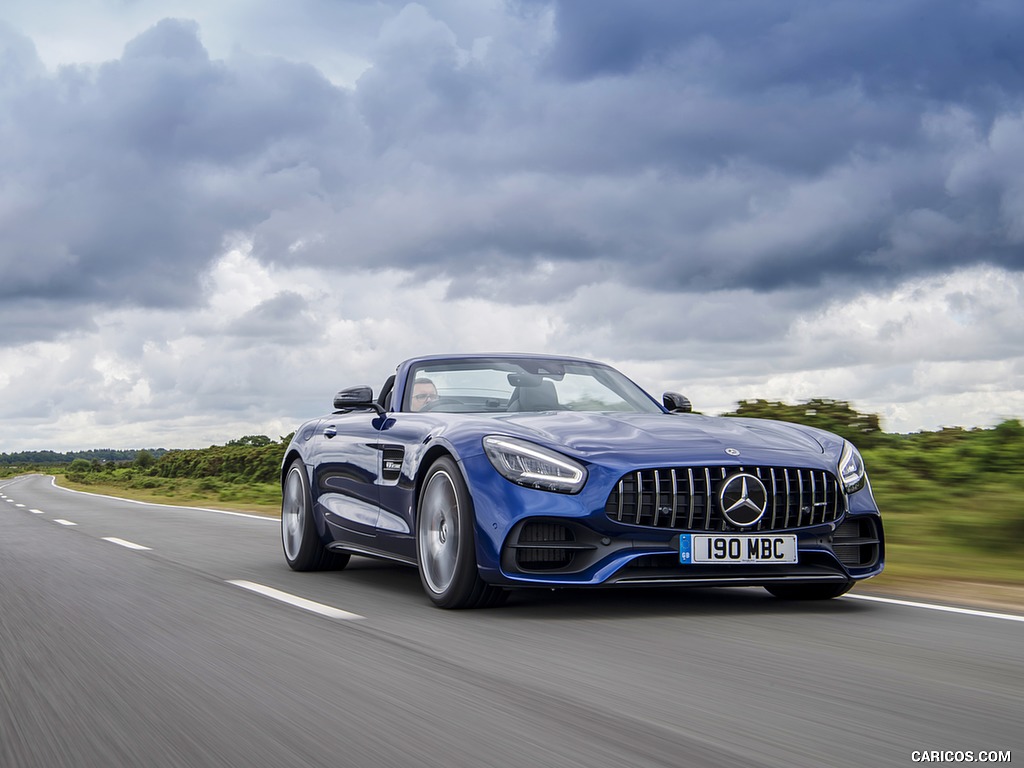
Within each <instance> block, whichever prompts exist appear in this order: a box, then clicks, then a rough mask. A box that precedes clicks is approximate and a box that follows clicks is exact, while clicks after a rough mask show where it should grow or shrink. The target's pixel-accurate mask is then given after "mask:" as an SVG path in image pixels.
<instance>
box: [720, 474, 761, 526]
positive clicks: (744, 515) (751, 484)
mask: <svg viewBox="0 0 1024 768" xmlns="http://www.w3.org/2000/svg"><path fill="white" fill-rule="evenodd" d="M718 503H719V505H720V506H721V508H722V514H723V515H725V519H726V520H728V521H729V522H730V523H732V524H733V525H735V526H737V527H739V528H747V527H749V526H751V525H754V524H755V523H757V521H758V520H760V519H761V518H762V517H764V512H765V509H767V508H768V490H767V489H766V488H765V487H764V483H762V482H761V481H760V480H759V479H758V478H757V477H756V476H755V475H751V474H749V473H747V472H741V473H739V474H736V475H732V476H731V477H729V478H726V480H725V482H724V483H722V488H721V490H720V491H719V492H718Z"/></svg>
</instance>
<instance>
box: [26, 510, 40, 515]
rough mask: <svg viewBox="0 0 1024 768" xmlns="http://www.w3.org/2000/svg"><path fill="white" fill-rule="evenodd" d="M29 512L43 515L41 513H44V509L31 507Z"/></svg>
mask: <svg viewBox="0 0 1024 768" xmlns="http://www.w3.org/2000/svg"><path fill="white" fill-rule="evenodd" d="M29 512H31V513H32V514H33V515H41V514H43V510H41V509H30V510H29Z"/></svg>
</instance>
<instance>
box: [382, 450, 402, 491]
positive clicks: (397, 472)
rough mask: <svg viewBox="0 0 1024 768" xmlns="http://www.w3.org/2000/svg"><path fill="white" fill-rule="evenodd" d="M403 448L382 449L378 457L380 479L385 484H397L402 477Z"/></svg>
mask: <svg viewBox="0 0 1024 768" xmlns="http://www.w3.org/2000/svg"><path fill="white" fill-rule="evenodd" d="M404 458H405V449H403V448H384V449H383V450H382V451H381V457H380V461H381V464H380V478H381V480H383V481H384V482H386V483H394V482H397V481H398V479H399V478H401V477H402V460H403V459H404Z"/></svg>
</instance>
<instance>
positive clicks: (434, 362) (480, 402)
mask: <svg viewBox="0 0 1024 768" xmlns="http://www.w3.org/2000/svg"><path fill="white" fill-rule="evenodd" d="M400 367H404V368H405V376H404V377H403V379H404V380H403V384H404V386H403V387H402V394H401V404H400V409H401V412H404V413H415V412H416V411H414V410H413V408H412V395H413V391H414V386H413V383H414V382H415V381H416V380H417V379H424V378H426V379H430V378H431V376H432V375H433V376H435V377H437V376H438V375H439V374H441V373H444V372H456V371H472V370H480V371H494V372H495V373H496V374H502V373H503V374H506V375H507V376H510V377H518V376H524V377H530V378H531V379H532V378H533V377H540V379H542V380H545V381H550V382H553V383H557V382H560V381H562V380H563V379H564V378H565V376H566V375H567V374H569V375H571V376H584V377H590V378H592V379H593V380H594V381H596V382H597V383H598V384H600V385H601V387H603V388H604V389H605V390H607V391H608V392H610V393H611V394H613V395H615V396H616V397H618V398H620V400H621V402H620V403H617V404H616V405H615V406H610V407H608V408H600V407H594V408H586V407H584V408H578V409H574V408H571V407H568V405H566V406H564V407H561V408H559V410H566V411H570V412H577V413H579V412H585V411H589V412H615V413H664V412H665V409H664V407H663V406H662V405H661V404H660V403H659V402H658V401H657V400H655V399H654V398H653V397H651V395H650V394H649V393H648V392H646V391H645V390H644V389H643V388H642V387H640V386H638V385H637V384H636V383H635V382H633V381H632V380H631V379H629V378H628V377H627V376H625V375H624V374H622V373H621V372H619V371H618V370H616V369H615V368H613V367H612V366H610V365H607V364H606V363H600V362H597V361H593V360H585V359H580V358H568V357H565V358H563V357H550V356H544V355H536V356H531V355H479V356H464V357H462V356H448V357H446V356H437V357H425V358H414V359H412V360H408V361H406V362H405V363H404V364H403V365H402V366H400ZM523 383H524V385H525V386H529V383H528V382H526V381H524V382H523ZM506 386H507V387H512V388H514V386H513V384H512V379H511V378H509V383H508V385H506ZM438 394H439V395H441V397H440V398H439V400H438V401H437V402H438V403H440V405H433V403H432V404H431V407H429V408H427V409H425V410H426V411H427V412H430V413H507V412H509V410H508V408H509V401H508V400H507V399H504V398H503V397H502V396H500V395H493V396H487V395H483V394H481V395H477V396H470V397H468V398H467V397H465V396H463V397H461V398H458V399H461V400H462V401H463V402H458V401H457V399H455V398H448V399H447V400H446V398H445V396H444V394H443V393H442V392H441V390H440V388H438ZM529 410H535V409H529ZM419 412H421V413H422V412H423V410H421V411H419Z"/></svg>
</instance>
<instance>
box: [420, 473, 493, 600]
mask: <svg viewBox="0 0 1024 768" xmlns="http://www.w3.org/2000/svg"><path fill="white" fill-rule="evenodd" d="M474 525H475V518H474V515H473V502H472V499H470V496H469V489H468V488H467V487H466V481H465V480H463V479H462V473H461V472H460V471H459V468H458V466H457V465H456V464H455V462H454V461H453V460H452V459H451V458H449V457H447V456H443V457H441V458H440V459H438V460H437V461H435V462H434V463H433V464H432V465H431V467H430V469H429V470H428V471H427V475H426V477H425V478H424V480H423V488H422V490H421V491H420V497H419V503H418V505H417V514H416V555H417V558H416V560H417V563H418V565H419V572H420V581H422V582H423V589H424V590H425V591H426V593H427V596H428V597H429V598H430V599H431V600H432V601H433V603H434V605H436V606H438V607H440V608H483V607H487V606H491V605H497V604H498V603H500V602H501V601H502V598H503V597H504V590H502V589H501V588H500V587H494V586H491V585H489V584H487V583H485V582H484V581H483V579H481V578H480V574H479V573H478V572H477V564H476V539H475V537H474V535H473V527H474Z"/></svg>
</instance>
